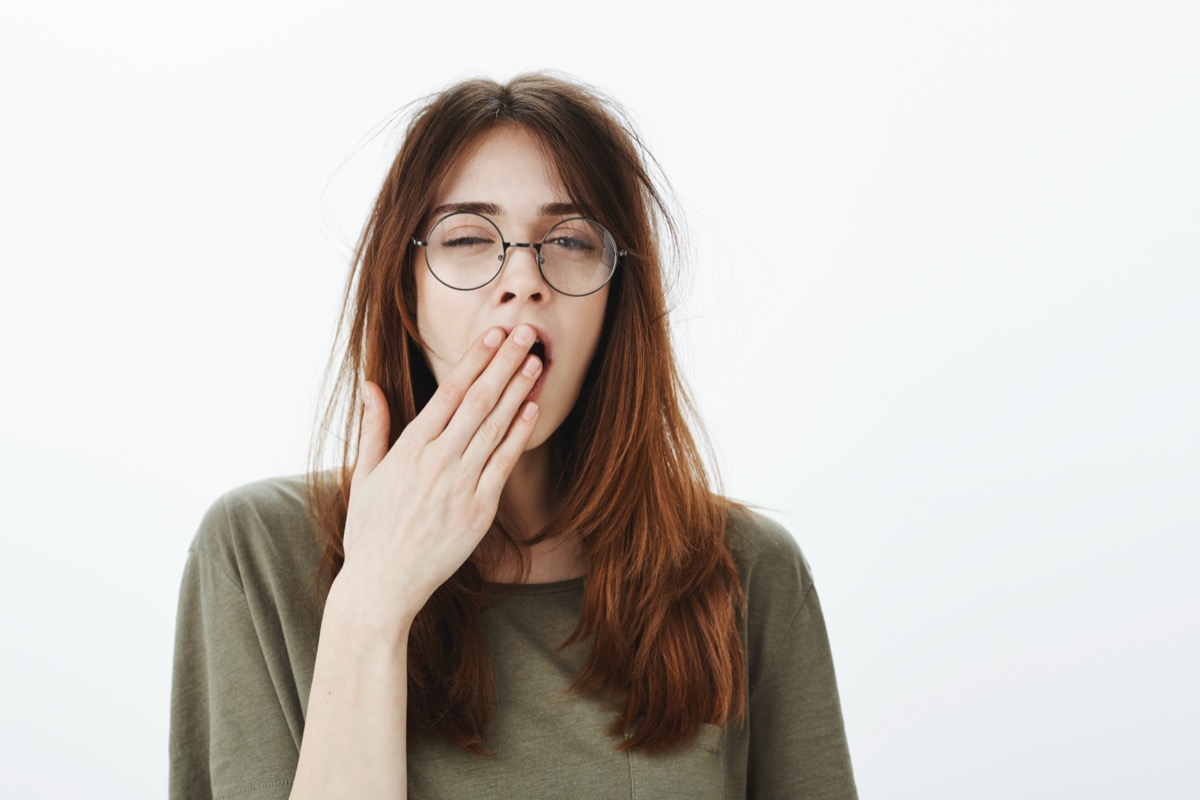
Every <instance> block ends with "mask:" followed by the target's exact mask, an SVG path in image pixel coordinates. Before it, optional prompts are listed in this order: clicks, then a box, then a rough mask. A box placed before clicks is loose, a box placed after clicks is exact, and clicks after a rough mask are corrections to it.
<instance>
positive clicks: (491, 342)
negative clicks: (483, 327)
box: [483, 328, 504, 347]
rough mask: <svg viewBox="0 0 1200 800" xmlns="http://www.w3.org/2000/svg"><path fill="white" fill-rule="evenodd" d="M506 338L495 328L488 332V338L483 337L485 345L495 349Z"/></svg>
mask: <svg viewBox="0 0 1200 800" xmlns="http://www.w3.org/2000/svg"><path fill="white" fill-rule="evenodd" d="M503 338H504V334H502V333H500V331H498V330H496V329H495V328H493V329H492V330H490V331H488V332H487V336H485V337H483V343H484V344H486V345H487V346H488V347H495V346H496V345H498V344H500V340H501V339H503Z"/></svg>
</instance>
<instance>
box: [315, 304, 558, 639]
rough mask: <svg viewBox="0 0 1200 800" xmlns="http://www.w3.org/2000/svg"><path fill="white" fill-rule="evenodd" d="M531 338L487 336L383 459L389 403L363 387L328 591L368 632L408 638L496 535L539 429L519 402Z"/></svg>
mask: <svg viewBox="0 0 1200 800" xmlns="http://www.w3.org/2000/svg"><path fill="white" fill-rule="evenodd" d="M534 338H535V334H534V332H533V330H532V329H531V328H530V327H529V326H527V325H519V326H517V327H516V328H515V329H514V330H513V331H512V333H511V334H510V335H509V336H508V338H507V340H505V338H504V332H503V331H502V330H500V329H499V328H492V329H489V330H488V331H486V332H485V333H484V335H483V337H482V338H481V339H479V340H478V341H476V342H475V344H473V345H471V347H470V348H469V349H468V350H467V352H466V353H465V354H464V355H463V357H462V359H461V360H460V361H459V362H458V364H456V365H455V366H454V368H453V369H452V370H451V371H450V373H449V375H447V376H446V379H445V380H443V381H442V382H441V385H439V386H438V389H437V391H436V392H435V393H434V395H433V397H432V398H431V399H430V401H429V403H428V404H427V405H426V406H425V408H424V409H423V410H422V411H421V413H420V414H418V415H417V416H416V418H415V419H414V420H413V421H412V422H411V423H409V424H408V426H407V427H405V429H404V432H403V433H401V434H400V437H399V438H398V439H397V440H396V443H395V445H393V446H392V448H391V450H390V451H389V450H388V448H387V441H388V432H389V428H390V424H391V423H390V419H391V418H390V416H389V414H388V407H387V400H386V399H385V397H384V395H383V392H382V390H381V389H380V388H379V387H378V386H377V385H376V384H374V383H371V382H369V381H368V382H365V383H364V384H363V395H364V402H365V408H364V411H363V423H362V431H361V434H360V437H359V455H358V462H357V464H355V468H354V474H353V477H352V478H351V482H350V503H349V508H348V510H347V517H346V531H345V537H344V547H345V553H346V561H345V565H344V566H343V569H342V572H341V574H339V576H338V580H337V581H335V583H334V586H335V587H338V584H343V585H342V586H341V587H338V588H340V589H341V590H342V592H343V593H345V592H346V591H349V592H350V594H351V595H352V596H353V598H354V599H353V600H351V601H350V602H351V603H352V604H353V605H355V606H357V608H358V609H359V613H360V614H361V613H363V612H364V611H366V613H367V614H369V615H371V616H372V617H374V619H372V620H371V623H373V624H372V627H374V626H376V625H377V626H379V627H380V628H382V629H383V630H391V631H395V630H398V628H397V626H399V629H405V630H406V629H407V627H408V625H409V624H410V623H411V622H412V619H413V617H415V616H416V614H417V612H418V611H420V610H421V608H422V607H424V605H425V603H426V601H428V599H429V597H430V595H432V594H433V592H434V590H436V589H437V588H438V587H439V586H441V585H442V584H443V583H444V582H445V581H446V580H447V579H448V578H449V577H450V576H451V575H453V574H454V572H455V570H457V569H458V568H459V567H460V566H461V565H462V564H463V563H464V562H465V561H466V560H467V558H468V557H470V555H471V553H472V552H473V551H474V550H475V548H476V547H477V546H478V544H479V542H480V541H481V540H482V539H483V537H484V535H485V534H486V533H487V531H488V528H490V527H491V524H492V521H493V520H494V519H495V516H496V509H497V507H498V505H499V502H500V492H501V491H502V490H503V488H504V484H505V483H506V482H507V480H508V476H509V474H510V473H511V472H512V470H513V468H514V467H515V466H516V463H517V459H519V458H520V456H521V454H522V453H523V452H524V450H525V445H526V444H527V443H528V441H529V437H530V436H532V435H533V429H534V426H535V425H536V423H537V415H538V408H537V405H536V404H534V403H532V402H524V400H525V398H526V397H527V396H528V395H529V392H530V391H531V390H532V389H533V385H534V382H535V381H536V380H537V376H538V374H539V373H540V372H541V369H542V364H541V362H540V361H539V360H538V359H537V357H536V356H530V355H528V352H529V348H530V346H531V345H532V344H533V342H534ZM526 340H527V341H526ZM518 411H519V412H520V413H519V414H518ZM343 582H348V583H349V584H351V585H350V586H346V585H345V584H344V583H343ZM364 621H365V620H364Z"/></svg>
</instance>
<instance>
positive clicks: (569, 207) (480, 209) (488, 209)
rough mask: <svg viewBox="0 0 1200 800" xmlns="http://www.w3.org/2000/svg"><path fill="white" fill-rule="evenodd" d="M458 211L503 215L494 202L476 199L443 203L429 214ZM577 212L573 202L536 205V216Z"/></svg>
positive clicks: (443, 214)
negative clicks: (483, 201) (481, 201)
mask: <svg viewBox="0 0 1200 800" xmlns="http://www.w3.org/2000/svg"><path fill="white" fill-rule="evenodd" d="M458 211H469V212H471V213H472V214H488V215H491V216H495V217H500V216H504V209H502V208H500V206H498V205H496V204H495V203H480V202H478V201H469V202H466V203H445V204H443V205H440V206H438V207H437V208H435V209H434V210H433V211H431V212H430V216H433V217H442V216H445V215H446V214H453V213H455V212H458ZM579 213H581V209H580V208H579V206H577V205H575V204H574V203H543V204H542V205H540V206H538V216H540V217H565V216H568V215H570V214H579Z"/></svg>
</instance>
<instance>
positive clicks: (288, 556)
mask: <svg viewBox="0 0 1200 800" xmlns="http://www.w3.org/2000/svg"><path fill="white" fill-rule="evenodd" d="M659 223H663V226H664V227H665V228H666V230H668V231H673V230H674V228H673V227H672V226H671V225H670V218H669V216H668V215H667V212H666V209H665V207H664V204H663V202H662V199H661V197H660V194H659V193H658V191H657V190H656V189H655V185H654V183H653V181H652V179H651V177H650V175H649V172H648V169H647V156H645V155H644V153H643V151H642V150H641V147H640V144H639V142H638V140H637V138H636V137H635V135H634V134H633V133H632V132H631V131H630V128H629V126H628V125H627V124H625V123H624V122H623V117H622V116H621V115H620V114H619V112H617V111H616V110H615V107H614V106H613V105H612V104H611V103H609V102H607V101H606V100H604V99H603V98H602V97H600V96H599V95H598V94H597V93H596V92H594V91H592V90H590V89H588V88H585V87H582V86H580V85H577V84H574V83H570V82H566V81H562V80H559V79H556V78H552V77H548V76H545V75H537V74H535V75H526V76H522V77H519V78H516V79H514V80H513V81H511V82H509V83H508V84H507V85H503V86H502V85H499V84H496V83H492V82H489V81H468V82H465V83H462V84H459V85H456V86H453V87H451V88H450V89H448V90H446V91H445V92H443V93H441V94H440V95H437V96H435V97H434V98H432V100H430V101H429V102H428V103H427V104H426V105H425V106H424V107H423V108H422V109H421V110H420V111H419V112H418V113H417V114H416V116H415V118H414V119H413V121H412V123H411V124H410V126H409V130H408V134H407V137H406V139H405V141H404V143H403V145H402V146H401V148H400V152H399V153H398V155H397V156H396V159H395V161H394V163H393V164H392V167H391V169H390V171H389V173H388V176H387V178H386V180H385V182H384V185H383V188H382V190H381V191H380V193H379V197H378V199H377V200H376V203H375V206H374V209H373V211H372V214H371V218H370V220H369V221H368V223H367V225H366V228H365V230H364V233H363V235H362V238H361V240H360V243H359V247H358V249H357V253H356V258H355V270H354V271H353V272H352V275H351V279H350V282H349V284H348V287H347V294H346V306H345V309H344V313H343V316H342V324H343V325H344V326H345V330H346V332H347V333H348V335H347V342H348V344H347V347H346V351H345V354H344V358H343V360H342V363H341V370H340V373H339V381H338V384H337V386H336V387H335V399H334V400H333V401H332V402H331V403H330V405H329V407H328V409H327V424H326V425H324V426H322V430H329V429H330V426H329V425H328V419H329V418H331V417H332V416H333V415H334V414H335V412H336V410H337V408H338V404H337V400H336V398H337V397H338V396H340V395H341V394H342V393H343V392H344V393H346V394H348V395H349V396H350V398H351V399H350V403H351V405H350V406H349V407H350V408H353V409H358V408H360V402H359V401H360V396H359V393H358V391H357V390H358V388H359V387H360V385H361V409H362V411H361V419H359V418H357V417H356V415H349V417H348V418H347V420H346V422H345V431H346V437H345V439H344V442H346V443H349V442H355V441H357V443H358V447H357V452H355V453H352V452H351V450H350V446H349V444H345V445H344V446H343V448H342V453H341V462H342V467H341V468H340V469H337V470H333V471H329V472H322V471H320V470H319V469H318V468H317V465H319V464H320V463H321V450H322V448H321V441H320V439H318V440H317V442H316V445H317V446H316V447H315V448H314V459H313V464H314V466H313V469H312V470H310V473H309V476H308V478H307V479H305V478H303V477H301V476H297V477H292V478H281V479H272V480H266V481H261V482H258V483H255V484H251V485H248V486H244V487H241V488H240V489H236V490H234V491H232V492H229V493H227V494H226V495H225V496H223V497H222V498H221V499H219V500H218V501H217V502H216V503H215V504H214V505H213V507H212V508H211V509H210V510H209V512H208V513H207V514H206V516H205V518H204V520H203V522H202V524H201V528H200V531H199V532H198V534H197V536H196V539H195V542H194V543H193V546H192V548H191V551H190V553H189V559H188V564H187V567H186V571H185V575H184V582H183V589H182V593H181V599H180V608H179V624H178V628H177V642H176V656H175V658H176V660H175V674H174V687H173V700H172V728H171V759H172V761H171V763H172V770H171V793H172V796H173V797H237V798H240V799H242V800H251V799H252V798H284V797H289V796H290V797H292V798H332V797H352V798H373V797H380V798H383V797H387V798H396V797H404V796H408V795H411V796H413V797H419V798H439V797H454V798H463V797H571V798H593V797H595V798H609V797H654V798H660V797H687V798H706V797H730V798H734V797H759V798H765V797H788V798H808V797H823V798H824V797H839V798H840V797H853V796H855V790H854V783H853V777H852V773H851V767H850V760H849V755H848V751H847V746H846V740H845V735H844V732H843V725H842V718H841V711H840V707H839V702H838V695H837V687H836V682H835V678H834V672H833V666H832V659H831V656H830V652H829V647H828V640H827V637H826V634H825V628H824V623H823V619H822V616H821V608H820V604H819V601H818V598H817V595H816V592H815V590H814V589H813V583H812V578H811V575H810V573H809V570H808V567H807V564H806V563H805V561H804V559H803V557H802V556H801V554H800V551H799V550H798V548H797V546H796V544H795V542H794V540H793V539H792V538H791V537H790V536H789V535H788V534H787V533H786V532H785V531H783V530H782V529H781V528H779V527H778V526H777V525H775V524H774V523H772V522H770V521H769V520H767V519H765V518H763V517H760V516H758V515H756V514H753V513H752V512H750V511H748V510H747V509H746V508H745V507H743V506H740V505H737V504H735V503H733V502H731V501H729V500H727V499H725V498H723V497H721V496H719V495H717V494H715V493H714V492H712V491H711V490H710V488H709V481H708V479H707V477H706V475H705V471H704V467H703V464H702V461H701V459H700V457H699V455H698V452H697V447H696V445H695V442H694V440H693V438H692V436H691V434H690V433H689V430H688V427H687V425H686V424H685V422H684V417H683V409H684V408H685V407H686V403H687V401H686V395H685V393H684V390H683V387H682V384H681V380H680V378H679V375H678V373H677V371H676V367H675V363H674V361H673V358H672V354H671V348H670V340H669V335H668V329H667V315H666V309H665V301H664V291H663V275H662V265H661V257H660V242H659V239H658V230H659V227H660V225H659ZM360 381H361V384H360ZM356 429H357V430H356Z"/></svg>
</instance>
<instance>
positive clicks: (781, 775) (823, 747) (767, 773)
mask: <svg viewBox="0 0 1200 800" xmlns="http://www.w3.org/2000/svg"><path fill="white" fill-rule="evenodd" d="M749 712H750V713H749V718H750V720H751V725H750V737H751V738H750V748H749V763H748V765H747V794H748V797H750V798H754V800H776V799H777V798H778V800H785V799H786V800H835V799H836V800H850V799H853V798H857V797H858V792H857V790H856V788H855V785H854V773H853V769H852V767H851V764H850V750H849V747H848V745H847V742H846V731H845V726H844V724H843V721H842V710H841V703H840V701H839V699H838V689H837V679H836V677H835V675H834V670H833V656H832V653H831V652H830V648H829V637H828V634H827V632H826V630H825V619H824V617H823V616H822V614H821V602H820V599H819V598H818V597H817V591H816V587H815V586H813V585H811V584H810V585H809V587H808V591H807V593H806V595H805V597H804V601H803V603H801V605H800V608H799V609H798V610H797V611H796V613H795V615H794V616H793V617H792V619H791V622H790V623H789V625H788V628H787V632H786V633H785V634H784V635H783V638H782V641H781V642H780V644H779V646H778V648H777V650H776V652H775V653H774V654H773V655H772V656H771V658H770V661H769V663H768V664H767V667H766V670H765V672H764V673H763V677H762V679H761V681H760V682H759V683H758V685H757V686H756V687H755V690H754V693H753V695H752V696H751V697H750V701H749Z"/></svg>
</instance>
